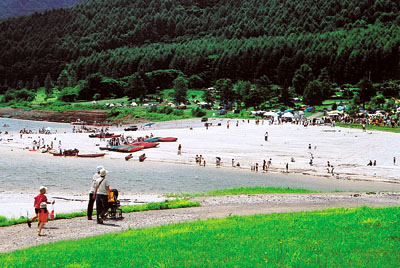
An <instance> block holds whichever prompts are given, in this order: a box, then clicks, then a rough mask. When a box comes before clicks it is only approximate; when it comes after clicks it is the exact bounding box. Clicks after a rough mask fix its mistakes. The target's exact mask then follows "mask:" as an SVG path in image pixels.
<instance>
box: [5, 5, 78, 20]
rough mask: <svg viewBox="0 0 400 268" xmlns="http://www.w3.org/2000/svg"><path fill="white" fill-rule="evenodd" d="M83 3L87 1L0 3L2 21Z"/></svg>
mask: <svg viewBox="0 0 400 268" xmlns="http://www.w3.org/2000/svg"><path fill="white" fill-rule="evenodd" d="M83 1H85V0H2V1H1V2H0V19H1V18H9V17H17V16H22V15H29V14H32V13H34V12H40V11H44V10H49V9H54V8H64V7H71V6H73V5H74V4H76V3H79V2H83Z"/></svg>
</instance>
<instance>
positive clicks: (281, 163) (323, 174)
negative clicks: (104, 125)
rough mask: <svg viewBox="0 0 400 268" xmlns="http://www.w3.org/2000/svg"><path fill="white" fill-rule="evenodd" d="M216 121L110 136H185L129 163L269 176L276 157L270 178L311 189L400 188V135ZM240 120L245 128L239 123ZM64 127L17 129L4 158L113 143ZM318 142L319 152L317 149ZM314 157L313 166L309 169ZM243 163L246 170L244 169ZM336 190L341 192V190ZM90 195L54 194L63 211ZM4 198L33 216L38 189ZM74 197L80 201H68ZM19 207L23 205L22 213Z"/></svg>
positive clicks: (6, 140)
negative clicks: (37, 144) (47, 148)
mask: <svg viewBox="0 0 400 268" xmlns="http://www.w3.org/2000/svg"><path fill="white" fill-rule="evenodd" d="M228 121H229V128H228V127H227V122H228ZM209 123H211V125H210V126H209V127H208V128H206V127H205V126H204V123H202V122H200V119H190V120H179V121H170V122H161V123H155V124H154V125H152V126H151V127H143V125H139V130H138V131H134V132H132V131H130V132H126V131H124V127H126V126H120V127H110V132H113V133H115V134H124V135H125V137H126V136H132V137H133V138H136V137H143V136H146V135H151V134H153V135H154V136H156V137H157V136H161V137H170V136H172V137H177V138H178V141H177V142H164V143H160V145H159V146H158V147H157V148H154V149H147V150H145V151H139V152H136V153H134V154H133V156H134V158H132V159H131V160H129V161H131V162H138V156H139V155H140V154H142V153H143V152H145V153H146V156H147V159H146V160H145V162H146V163H147V164H148V163H153V164H154V167H157V165H160V164H161V163H163V164H169V163H174V164H182V165H185V166H193V167H196V165H197V164H196V163H195V156H196V155H202V156H203V158H204V160H205V162H206V166H205V167H203V166H202V167H201V168H204V169H208V170H210V169H215V168H218V169H221V170H226V171H232V170H236V171H237V172H247V173H257V174H262V173H263V171H262V165H263V160H266V161H268V160H270V159H271V160H270V161H271V165H270V167H269V168H268V171H266V174H271V173H275V174H277V175H278V174H279V175H278V176H285V178H289V179H290V178H292V180H293V181H295V180H296V179H297V178H299V176H300V175H301V178H302V180H307V181H306V182H305V183H303V184H306V185H310V187H309V188H311V189H313V187H311V186H312V185H313V183H314V182H318V183H320V182H321V181H323V182H324V183H326V184H332V185H344V186H345V185H351V187H350V188H349V189H350V190H352V191H354V190H373V191H400V172H399V171H400V164H399V163H396V164H394V163H393V157H396V158H397V159H399V156H400V153H399V152H398V148H399V145H400V139H398V134H395V133H388V132H378V131H367V132H362V130H358V129H346V128H339V127H331V126H309V127H303V126H301V125H294V124H290V123H287V124H283V125H269V124H268V122H267V121H265V122H260V123H259V125H256V123H255V120H249V121H247V120H232V119H231V120H228V119H210V120H209ZM236 123H238V124H237V126H236ZM59 125H60V128H61V129H62V131H57V133H55V131H52V133H53V134H50V135H44V134H24V135H23V137H22V138H21V137H20V135H19V133H18V131H10V132H9V134H8V135H5V134H4V133H3V134H1V136H0V138H1V139H2V140H1V141H0V148H1V151H2V154H3V155H4V154H7V153H9V154H13V155H18V157H21V159H23V158H24V157H26V156H29V157H34V158H35V159H36V158H39V159H40V161H42V162H45V161H49V160H50V159H51V158H53V156H52V155H51V154H42V153H40V152H31V151H29V150H28V149H29V148H32V141H33V140H35V139H36V140H38V139H39V137H40V139H42V138H43V139H44V140H45V143H46V144H50V142H51V141H53V142H54V144H57V145H58V142H59V141H61V144H62V148H63V149H73V148H78V149H79V150H80V152H81V153H98V152H100V150H99V147H101V146H105V145H106V142H105V141H101V140H99V139H98V138H89V137H88V135H89V134H88V133H72V125H69V124H59ZM219 125H220V126H219ZM61 126H62V127H61ZM34 131H37V130H34ZM266 131H268V141H265V140H264V134H265V132H266ZM179 144H181V146H182V154H181V155H178V154H177V152H178V145H179ZM310 144H311V149H309V145H310ZM311 155H312V157H313V159H312V160H313V164H312V165H310V164H309V162H310V158H311ZM125 156H126V154H123V153H117V152H108V151H106V155H105V157H104V158H102V159H101V161H102V163H105V165H106V166H107V167H109V168H108V169H110V170H111V171H112V166H113V163H116V162H115V161H118V162H121V161H125V159H124V157H125ZM216 157H220V158H221V165H220V166H218V167H216ZM292 158H293V160H294V162H293V161H292ZM232 159H234V163H235V167H232ZM370 160H371V161H376V163H377V164H376V166H367V164H368V162H369V161H370ZM95 161H96V160H94V162H95ZM328 161H329V162H330V164H331V165H332V166H333V168H334V169H333V174H332V167H328V166H327V162H328ZM238 162H239V163H240V167H237V166H236V164H237V163H238ZM157 163H158V164H157ZM203 163H204V162H203ZM256 163H258V172H255V171H251V166H255V165H256ZM286 164H288V173H286ZM196 168H200V167H196ZM328 171H329V172H328ZM90 172H91V171H90ZM291 176H292V177H291ZM296 176H297V177H296ZM305 188H307V187H305ZM334 189H340V187H337V188H334ZM344 189H347V188H344ZM85 190H86V189H85V188H84V187H83V188H82V190H81V192H79V193H75V194H74V195H73V198H71V195H70V194H67V193H63V192H60V193H52V196H51V197H54V196H58V197H59V196H61V197H62V199H64V200H62V199H59V200H58V201H59V202H57V209H58V210H59V211H61V212H68V211H76V210H84V209H85V207H86V202H85V200H86V199H87V194H86V192H85ZM3 193H8V194H9V195H8V196H7V198H6V199H7V202H6V201H5V200H3V201H4V202H5V203H8V204H10V207H9V208H10V209H9V213H7V212H6V213H5V212H4V211H2V213H3V215H4V213H5V214H6V215H8V216H9V215H14V214H12V213H13V212H14V213H15V211H16V210H18V209H19V212H18V213H16V215H15V216H18V215H26V211H27V210H29V213H31V210H32V209H31V207H32V201H31V198H32V194H33V193H35V192H29V193H20V192H13V189H7V190H6V191H3ZM124 198H126V200H128V203H132V202H134V201H135V200H144V201H143V202H148V201H160V200H162V199H163V197H162V196H160V195H157V193H149V194H145V195H129V196H124ZM67 199H77V200H80V201H75V202H73V201H71V200H70V201H65V200H67ZM17 205H18V208H16V206H17ZM7 207H8V206H7ZM2 213H0V215H1V214H2ZM10 213H11V214H10ZM30 216H31V215H30Z"/></svg>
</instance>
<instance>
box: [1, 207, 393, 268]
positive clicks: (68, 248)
mask: <svg viewBox="0 0 400 268" xmlns="http://www.w3.org/2000/svg"><path fill="white" fill-rule="evenodd" d="M399 215H400V207H390V208H379V209H374V208H368V207H361V208H356V209H344V208H337V209H328V210H323V211H313V212H300V213H285V214H269V215H256V216H246V217H236V216H235V217H228V218H225V219H213V220H206V221H197V222H192V223H181V224H174V225H168V226H162V227H156V228H146V229H139V230H129V231H126V232H123V233H114V234H107V235H103V236H99V237H91V238H86V239H82V240H78V241H64V242H57V243H54V244H47V245H41V246H38V247H34V248H29V249H25V250H19V251H16V252H13V253H7V254H1V255H0V263H2V264H3V265H2V267H110V265H112V267H381V268H382V267H398V263H399V261H400V251H399V250H398V249H399V248H400V228H399V225H400V217H399Z"/></svg>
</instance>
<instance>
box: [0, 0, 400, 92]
mask: <svg viewBox="0 0 400 268" xmlns="http://www.w3.org/2000/svg"><path fill="white" fill-rule="evenodd" d="M399 9H400V3H399V2H398V1H396V0H359V1H357V0H345V1H340V2H338V1H335V0H327V1H323V0H309V1H302V0H292V1H279V0H269V1H267V0H263V1H255V0H244V1H239V2H238V1H233V0H222V1H217V0H202V1H201V0H197V1H195V0H176V1H172V0H165V1H161V0H145V1H142V0H141V1H138V0H137V1H128V0H114V1H104V0H101V1H100V0H89V1H86V2H84V3H81V4H78V5H76V6H74V7H72V8H69V9H57V10H52V11H45V12H44V13H35V14H33V15H31V16H26V17H21V18H16V19H15V18H13V19H8V20H4V21H1V22H0V90H2V92H4V91H6V90H7V89H8V88H11V89H17V88H35V87H36V86H35V85H37V84H39V85H43V84H44V82H45V80H46V78H47V77H48V76H50V78H51V79H52V80H58V79H59V77H60V75H62V74H63V72H64V76H65V72H66V71H67V72H68V73H71V75H70V77H71V79H70V81H69V82H66V83H70V84H69V86H72V87H73V86H76V84H77V81H79V80H82V79H89V77H90V76H91V75H93V74H96V73H100V74H101V75H103V76H106V77H110V79H121V81H124V77H129V76H132V77H131V78H130V80H131V83H132V81H134V79H136V78H137V77H138V76H140V75H139V74H142V75H141V76H142V78H143V73H149V72H154V71H156V70H168V69H174V70H179V71H180V72H182V73H184V74H185V75H187V76H188V77H191V76H197V77H199V78H200V79H197V80H198V81H197V82H198V83H200V84H202V85H203V86H205V87H206V86H211V85H214V84H215V83H216V81H218V80H219V79H231V80H232V81H233V82H236V81H239V80H242V81H250V82H251V83H253V84H254V83H256V80H257V79H260V78H262V77H264V76H266V77H268V79H269V80H270V81H271V82H272V83H275V84H278V85H280V86H281V88H284V89H287V88H288V87H290V86H293V87H295V88H296V87H302V88H301V89H297V92H298V93H299V94H303V93H304V90H305V85H304V84H302V83H301V82H299V81H301V77H300V74H299V72H300V71H298V70H301V69H302V66H304V65H307V66H309V67H310V70H311V74H312V77H313V78H315V79H316V78H318V77H319V76H320V75H322V73H323V75H324V76H325V78H324V79H325V80H326V79H329V81H330V82H335V83H337V84H339V85H340V84H343V83H357V82H358V81H360V80H361V79H363V78H365V77H366V78H368V79H369V80H372V81H382V80H390V79H399V78H400V65H399V61H400V51H399V47H400V15H399V14H400V13H399V12H398V11H399ZM303 69H304V68H303ZM133 77H136V78H133ZM321 79H322V78H321ZM125 80H127V81H126V83H128V80H129V79H125ZM139 82H140V81H139ZM155 83H156V84H157V83H159V81H156V82H155ZM155 87H159V88H162V87H163V85H162V84H161V85H156V86H155ZM137 88H141V89H140V90H146V91H147V92H152V91H153V90H154V86H152V87H151V88H145V89H144V87H143V86H140V84H139V86H137ZM117 93H118V92H117ZM100 95H102V94H100ZM117 95H118V94H117Z"/></svg>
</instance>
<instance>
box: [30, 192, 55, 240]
mask: <svg viewBox="0 0 400 268" xmlns="http://www.w3.org/2000/svg"><path fill="white" fill-rule="evenodd" d="M46 191H47V188H46V187H44V186H40V188H39V194H38V195H37V196H35V198H34V200H35V201H34V203H33V206H34V208H35V214H36V215H35V216H34V217H33V218H31V219H30V220H28V222H27V223H28V226H29V228H30V227H32V222H33V221H34V220H36V219H38V222H39V225H38V236H41V235H42V233H41V232H42V229H43V226H44V225H45V223H46V222H47V218H48V214H49V212H48V210H47V204H54V203H55V201H53V202H48V201H47V197H46V196H45V194H46Z"/></svg>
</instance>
